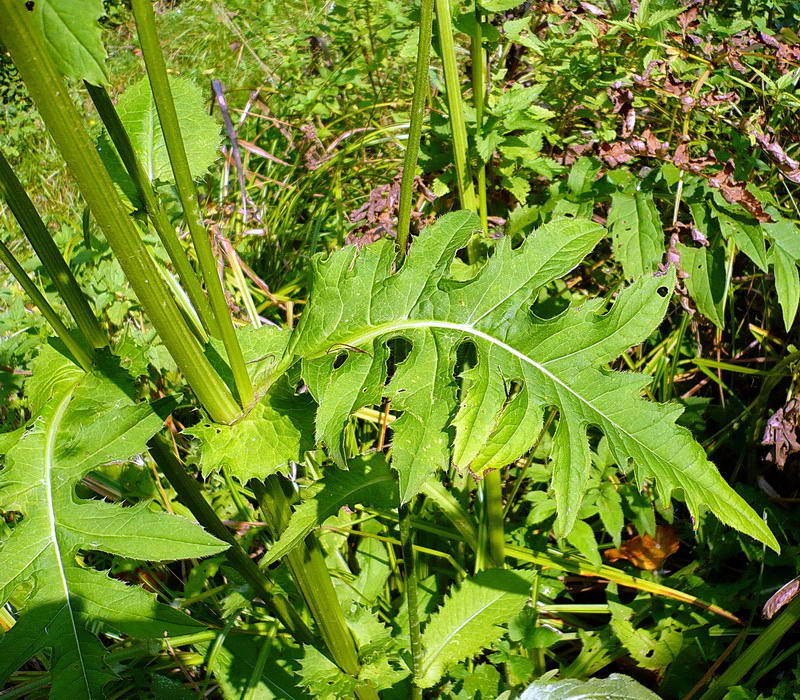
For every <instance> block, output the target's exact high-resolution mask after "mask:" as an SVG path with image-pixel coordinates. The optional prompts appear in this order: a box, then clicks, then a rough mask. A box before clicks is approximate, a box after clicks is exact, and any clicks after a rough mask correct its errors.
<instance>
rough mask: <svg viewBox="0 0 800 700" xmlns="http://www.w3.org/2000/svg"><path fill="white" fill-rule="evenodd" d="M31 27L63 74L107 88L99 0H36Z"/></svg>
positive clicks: (100, 3)
mask: <svg viewBox="0 0 800 700" xmlns="http://www.w3.org/2000/svg"><path fill="white" fill-rule="evenodd" d="M31 5H32V10H31V11H30V15H29V16H30V20H31V24H32V25H33V26H34V27H35V28H36V29H37V30H38V31H39V32H40V33H41V35H42V37H43V38H44V43H45V46H46V47H47V49H48V51H49V53H50V56H51V58H52V59H53V61H54V62H55V64H56V65H57V66H58V68H59V70H60V71H61V72H62V73H64V75H67V76H69V77H70V78H76V79H78V80H86V81H88V82H90V83H91V84H92V85H107V84H108V76H107V75H106V50H105V47H104V46H103V36H102V32H101V29H100V25H99V24H98V20H99V19H100V18H101V17H102V16H103V15H104V14H105V10H104V8H103V1H102V0H35V2H33V3H31Z"/></svg>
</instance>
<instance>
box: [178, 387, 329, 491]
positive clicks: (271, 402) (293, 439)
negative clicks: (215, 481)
mask: <svg viewBox="0 0 800 700" xmlns="http://www.w3.org/2000/svg"><path fill="white" fill-rule="evenodd" d="M313 420H314V402H313V401H312V400H311V397H310V396H309V395H308V394H299V395H298V394H295V393H294V388H293V387H292V386H291V385H290V384H289V381H288V379H287V378H286V377H285V376H284V377H281V379H280V380H279V381H278V382H276V384H275V385H274V386H273V387H272V390H271V391H270V392H269V393H268V394H267V395H266V396H264V398H262V399H261V401H259V402H258V403H257V404H256V405H255V407H253V409H252V410H251V411H250V412H249V413H248V414H247V415H246V416H244V417H243V418H241V419H240V420H238V421H236V422H235V423H233V424H231V425H225V424H222V423H213V422H211V421H210V420H204V421H201V422H200V423H198V424H197V425H194V426H192V427H191V428H189V429H187V430H185V431H184V432H185V433H186V434H187V435H192V436H194V437H196V438H198V440H199V441H200V445H199V455H200V459H199V463H200V468H201V469H202V471H203V474H204V475H208V474H210V473H212V472H214V471H217V470H219V469H221V468H222V467H225V466H227V467H228V469H229V470H230V473H231V474H232V475H233V476H235V477H236V478H237V479H239V480H240V481H241V482H242V483H245V482H247V481H249V480H250V479H254V478H259V479H263V478H265V477H267V476H269V475H270V474H275V473H276V472H278V471H281V470H284V469H285V468H286V467H287V466H288V465H289V463H290V462H292V461H299V460H301V459H302V456H303V454H304V453H305V452H306V451H307V450H310V449H312V448H313V447H314V442H313V439H312V437H311V436H312V434H313V426H312V421H313Z"/></svg>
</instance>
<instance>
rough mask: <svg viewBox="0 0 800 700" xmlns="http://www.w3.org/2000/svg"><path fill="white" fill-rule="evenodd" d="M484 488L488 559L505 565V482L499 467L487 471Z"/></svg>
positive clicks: (499, 564)
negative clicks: (503, 482)
mask: <svg viewBox="0 0 800 700" xmlns="http://www.w3.org/2000/svg"><path fill="white" fill-rule="evenodd" d="M483 489H484V496H485V498H486V526H487V534H488V538H487V544H488V552H487V554H488V559H489V560H490V561H492V563H493V564H494V565H495V566H503V563H504V562H505V558H506V553H505V548H506V535H505V527H504V518H503V484H502V479H501V474H500V470H499V469H495V470H492V471H490V472H487V473H486V476H484V479H483Z"/></svg>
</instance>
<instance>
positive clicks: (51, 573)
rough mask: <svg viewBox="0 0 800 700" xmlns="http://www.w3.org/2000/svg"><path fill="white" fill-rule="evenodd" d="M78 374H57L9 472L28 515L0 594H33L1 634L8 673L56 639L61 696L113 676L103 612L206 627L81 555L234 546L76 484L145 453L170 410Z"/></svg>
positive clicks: (56, 688) (153, 626)
mask: <svg viewBox="0 0 800 700" xmlns="http://www.w3.org/2000/svg"><path fill="white" fill-rule="evenodd" d="M68 376H69V377H70V379H69V381H51V382H49V385H50V387H51V393H50V395H49V400H48V401H47V402H46V403H45V404H44V406H43V408H42V411H41V413H40V414H39V415H38V416H36V417H35V418H34V419H33V420H31V422H30V423H29V424H28V426H27V428H26V431H25V433H24V434H23V435H22V437H21V438H20V439H19V441H17V442H16V444H14V446H13V447H11V449H10V450H9V451H8V453H7V454H6V455H5V464H6V466H5V468H4V469H3V470H2V471H1V472H0V503H1V504H2V505H0V508H2V509H3V510H11V511H19V512H20V513H22V516H23V517H22V520H21V522H20V523H19V524H18V525H17V526H16V527H15V528H14V529H13V531H12V532H11V535H10V536H9V537H8V538H7V539H6V540H5V542H3V545H2V549H0V603H3V604H5V603H6V602H7V601H8V600H9V598H10V597H12V596H15V597H17V596H19V595H20V594H21V593H23V592H25V593H27V598H26V599H25V602H24V605H23V606H22V609H21V611H20V617H19V619H18V621H17V622H16V624H15V625H14V626H13V627H12V628H11V630H10V631H8V632H6V633H5V634H4V635H3V636H2V637H0V680H1V679H6V678H7V677H8V675H9V674H10V673H12V672H13V671H15V670H16V669H17V668H19V667H20V666H21V665H22V664H24V663H25V662H27V661H28V660H29V659H30V658H31V657H32V656H33V655H35V654H38V653H40V652H42V651H44V650H45V649H51V650H52V654H53V666H52V668H51V673H52V681H53V695H54V696H57V697H69V696H76V697H95V696H97V697H99V696H100V694H101V690H102V687H103V685H105V683H106V682H108V681H109V680H111V679H112V678H113V674H112V673H111V672H110V670H109V669H108V668H107V667H106V666H105V665H104V662H103V657H104V655H105V651H104V647H103V645H102V644H101V643H100V642H99V641H98V640H97V638H96V637H95V633H96V632H97V631H98V623H99V622H101V623H102V628H110V629H112V630H115V631H117V632H122V633H124V634H129V635H132V636H135V637H140V638H159V637H161V636H162V635H163V634H164V632H167V633H170V634H187V633H190V632H193V631H196V630H197V629H198V627H199V625H198V623H196V622H194V621H193V620H192V619H191V618H189V617H188V616H186V615H184V614H183V613H181V612H178V611H177V610H173V609H172V608H168V607H165V606H161V605H158V604H157V603H156V600H155V596H153V595H151V594H149V593H146V592H145V591H144V590H143V589H141V588H138V587H133V586H128V585H126V584H124V583H123V582H122V581H119V580H116V579H112V578H109V577H108V576H107V574H106V573H105V572H101V571H96V570H94V569H92V568H89V567H87V566H85V565H83V564H81V563H80V561H79V559H78V555H79V553H80V552H81V551H92V550H97V551H102V552H107V553H109V554H115V555H118V556H121V557H128V558H134V559H138V558H143V559H147V560H151V561H167V560H174V559H183V558H190V557H204V556H208V555H210V554H215V553H217V552H220V551H222V550H224V549H225V548H226V545H225V544H224V543H222V542H220V541H219V540H217V539H216V538H214V537H212V536H211V535H209V534H207V533H206V532H205V531H203V530H202V529H200V528H199V527H197V526H196V525H194V524H193V523H191V522H190V521H188V520H185V519H183V518H181V517H178V516H174V515H169V514H166V513H155V512H151V511H150V510H148V508H147V504H146V503H141V504H139V505H138V506H134V507H133V508H126V507H124V506H123V505H121V504H111V503H107V502H104V501H95V500H83V499H80V498H78V497H77V495H76V493H75V486H76V484H77V483H78V482H79V481H80V480H81V479H82V478H83V477H84V476H86V475H87V474H88V473H89V472H90V471H92V470H94V469H96V468H97V467H98V466H100V465H102V464H105V463H108V462H112V461H120V460H126V459H128V458H130V457H131V456H133V455H136V454H138V453H140V452H143V451H145V449H146V442H147V440H148V439H149V438H150V437H151V436H152V435H153V434H154V433H156V432H157V431H158V430H159V429H160V428H161V426H162V421H163V419H162V418H161V417H160V416H159V415H158V414H157V413H156V412H155V411H154V410H153V409H152V408H151V407H150V406H149V405H147V404H135V403H134V402H133V401H132V400H131V399H130V398H129V396H128V394H127V393H126V389H127V387H126V386H125V383H124V381H119V380H118V379H116V378H115V379H113V380H112V379H108V378H106V377H104V376H101V375H100V374H90V375H76V374H75V373H68ZM90 623H91V625H92V630H94V631H90V630H89V625H90ZM102 628H100V629H102Z"/></svg>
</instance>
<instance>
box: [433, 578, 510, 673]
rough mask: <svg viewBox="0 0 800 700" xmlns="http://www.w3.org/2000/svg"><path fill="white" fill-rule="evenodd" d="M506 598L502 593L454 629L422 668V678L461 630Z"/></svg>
mask: <svg viewBox="0 0 800 700" xmlns="http://www.w3.org/2000/svg"><path fill="white" fill-rule="evenodd" d="M505 596H506V594H505V593H502V594H501V595H499V596H497V598H494V599H493V600H490V601H489V602H488V603H486V604H485V605H483V606H482V607H480V608H478V609H477V610H476V611H475V612H474V613H472V615H470V616H469V617H468V618H467V619H466V620H464V621H463V622H462V623H461V624H460V625H459V626H458V627H456V628H455V629H454V630H453V631H452V632H451V633H450V634H448V635H447V636H446V637H445V638H444V639H443V640H442V642H441V644H439V646H438V647H436V649H435V650H434V651H433V652H432V653H431V654H430V656H429V661H428V663H427V664H425V665H424V666H423V667H422V670H421V672H420V676H421V677H422V678H424V677H425V675H426V674H427V673H428V671H429V670H430V668H431V666H432V665H433V664H434V662H435V661H436V659H437V658H438V657H439V654H441V653H442V649H444V648H445V646H446V645H447V644H449V643H450V641H451V640H452V639H453V638H454V637H455V636H456V635H457V634H458V633H459V632H460V631H461V630H463V629H464V628H465V627H466V626H467V625H468V624H469V623H470V622H472V621H473V620H474V619H475V618H476V617H478V615H480V614H481V613H483V612H485V611H486V610H488V609H489V608H490V607H492V606H493V605H494V604H495V603H497V602H498V601H500V600H502V599H503V598H505Z"/></svg>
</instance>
